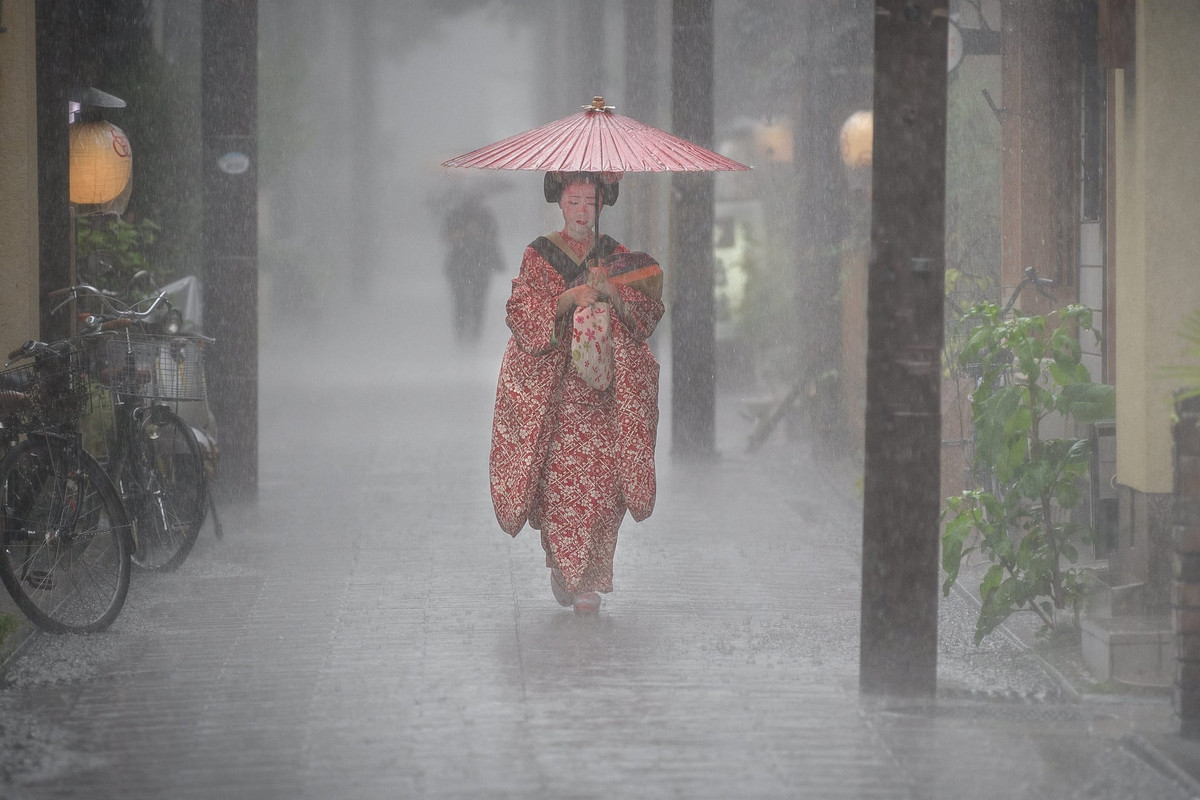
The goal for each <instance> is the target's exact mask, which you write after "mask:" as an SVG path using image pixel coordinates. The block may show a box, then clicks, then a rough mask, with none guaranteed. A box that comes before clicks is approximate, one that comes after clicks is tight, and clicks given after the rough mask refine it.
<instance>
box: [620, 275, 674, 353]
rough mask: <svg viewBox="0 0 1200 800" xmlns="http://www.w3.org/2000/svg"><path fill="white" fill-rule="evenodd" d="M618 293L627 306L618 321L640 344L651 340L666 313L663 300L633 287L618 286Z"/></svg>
mask: <svg viewBox="0 0 1200 800" xmlns="http://www.w3.org/2000/svg"><path fill="white" fill-rule="evenodd" d="M617 292H618V293H620V295H621V300H622V301H623V302H624V305H625V313H623V314H621V315H619V316H618V319H620V321H621V324H623V325H624V326H625V329H626V330H627V331H629V336H630V337H631V338H632V339H634V340H635V341H639V342H642V341H645V340H646V339H649V338H650V334H652V333H654V329H655V328H656V327H657V326H658V321H659V320H660V319H662V317H663V313H664V312H665V311H666V307H665V306H664V305H663V302H662V300H659V299H657V298H654V297H650V296H649V295H646V294H643V293H642V292H640V291H638V290H637V289H634V288H633V287H632V286H618V287H617Z"/></svg>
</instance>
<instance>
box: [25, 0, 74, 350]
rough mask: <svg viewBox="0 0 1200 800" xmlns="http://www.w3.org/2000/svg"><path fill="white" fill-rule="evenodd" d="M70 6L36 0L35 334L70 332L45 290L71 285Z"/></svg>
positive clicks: (48, 335)
mask: <svg viewBox="0 0 1200 800" xmlns="http://www.w3.org/2000/svg"><path fill="white" fill-rule="evenodd" d="M71 13H72V11H71V8H70V6H69V5H68V4H66V3H61V2H56V0H39V2H38V3H37V5H36V7H35V10H34V14H35V19H36V24H37V32H36V37H37V45H36V46H37V56H36V60H37V138H38V164H37V183H38V229H39V230H38V261H39V263H38V277H39V280H38V283H39V286H38V289H39V291H38V298H39V303H40V324H39V327H40V332H39V336H40V337H41V338H42V339H43V340H45V341H52V340H54V339H60V338H62V337H64V336H68V335H69V334H70V315H68V314H65V313H60V314H58V315H57V316H51V315H50V309H51V308H52V307H53V305H54V304H53V303H52V302H51V301H50V300H49V299H48V298H47V297H46V294H47V293H48V292H51V291H53V290H55V289H61V288H63V287H64V286H70V285H71V253H72V245H73V242H72V241H71V236H72V230H73V229H72V226H71V195H70V184H69V174H68V166H69V165H68V161H69V148H68V138H67V124H68V120H67V110H68V106H67V95H68V93H69V91H70V85H71V81H72V80H74V79H75V76H74V74H73V73H74V66H73V65H74V57H73V54H74V51H75V47H73V45H72V42H73V41H74V39H75V28H74V26H73V25H72V24H71Z"/></svg>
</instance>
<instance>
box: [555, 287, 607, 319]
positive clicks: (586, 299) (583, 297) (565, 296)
mask: <svg viewBox="0 0 1200 800" xmlns="http://www.w3.org/2000/svg"><path fill="white" fill-rule="evenodd" d="M599 300H600V293H599V292H597V291H596V290H595V289H594V288H592V287H591V286H589V285H588V284H586V283H585V284H583V285H582V286H573V287H571V288H570V289H567V290H566V291H565V292H563V293H562V294H560V295H559V296H558V305H557V306H555V309H554V315H555V316H556V317H561V316H563V315H564V314H566V313H567V312H568V311H570V310H571V309H572V308H574V307H576V306H578V307H581V308H582V307H584V306H590V305H592V304H593V303H596V302H599Z"/></svg>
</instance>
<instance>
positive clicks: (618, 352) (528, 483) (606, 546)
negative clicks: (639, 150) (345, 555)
mask: <svg viewBox="0 0 1200 800" xmlns="http://www.w3.org/2000/svg"><path fill="white" fill-rule="evenodd" d="M620 250H621V251H622V252H624V248H620ZM576 255H577V257H578V256H579V255H581V254H578V253H577V254H576ZM566 288H567V286H566V282H565V281H564V280H563V279H562V277H561V276H560V275H559V274H558V272H557V271H556V270H555V269H554V268H553V267H552V266H551V265H550V264H549V263H548V262H546V260H545V259H543V258H542V257H541V256H540V255H538V253H537V252H536V251H535V250H534V249H533V248H532V247H530V248H527V249H526V251H525V255H524V258H523V259H522V262H521V271H520V274H519V275H518V276H517V278H516V279H514V280H513V292H512V296H511V297H510V298H509V301H508V317H507V322H508V326H509V328H510V330H512V333H513V335H512V338H511V339H510V340H509V343H508V346H507V348H506V350H505V354H504V359H503V361H502V363H501V368H500V377H499V380H498V382H497V387H496V407H495V414H494V417H493V422H492V446H491V454H490V463H489V478H490V483H491V493H492V502H493V506H494V508H495V511H496V519H497V521H498V522H499V523H500V527H501V528H502V529H503V530H504V531H505V532H507V533H508V534H509V535H511V536H516V535H517V533H519V532H520V530H521V529H522V528H523V527H524V526H525V524H526V523H527V522H528V524H529V525H530V527H532V528H534V529H535V530H540V531H541V537H542V545H543V547H544V548H545V551H546V563H547V565H548V566H557V567H558V568H559V569H560V570H561V571H562V574H563V581H564V583H565V585H566V588H567V590H568V591H570V592H573V593H577V594H578V593H583V592H591V591H595V592H608V591H612V561H613V554H614V551H615V548H616V541H617V529H618V527H619V526H620V524H621V520H622V519H623V518H624V516H625V513H626V511H628V512H629V513H630V515H631V516H633V518H634V519H635V520H639V521H640V520H642V519H645V518H646V517H648V516H649V515H650V513H651V512H652V511H653V509H654V498H655V490H656V486H655V472H654V448H655V440H656V437H657V430H658V372H659V368H658V362H657V361H656V360H655V358H654V356H653V354H652V353H651V352H650V348H649V347H648V346H647V345H646V342H645V340H646V338H647V337H649V336H650V334H651V333H653V331H654V328H655V326H656V325H657V324H658V321H659V320H660V319H661V318H662V315H663V310H664V309H663V304H662V302H661V301H660V300H658V299H656V298H652V297H649V296H647V295H645V294H642V293H641V292H639V291H638V290H637V289H633V288H631V287H628V286H619V287H617V291H618V292H620V295H621V300H622V301H623V302H622V305H623V306H624V312H623V313H622V314H617V313H616V311H615V310H610V311H609V314H608V316H609V320H610V329H609V338H610V339H611V349H612V351H611V375H610V377H609V384H608V386H607V388H595V387H594V386H592V385H590V383H589V382H588V381H586V380H584V377H583V375H582V374H581V373H580V372H579V371H578V370H577V369H575V368H574V367H573V366H572V356H571V350H572V326H571V325H570V324H569V323H570V320H569V318H568V321H567V322H568V324H565V325H561V324H560V325H558V326H556V324H555V316H554V313H555V304H556V302H557V298H558V295H559V294H561V293H562V292H563V291H564V290H565V289H566Z"/></svg>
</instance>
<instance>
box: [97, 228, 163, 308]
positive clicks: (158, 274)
mask: <svg viewBox="0 0 1200 800" xmlns="http://www.w3.org/2000/svg"><path fill="white" fill-rule="evenodd" d="M158 234H159V226H158V224H157V223H155V222H154V221H153V220H148V219H143V220H140V221H139V222H136V223H134V222H127V221H126V220H124V219H122V218H120V217H117V216H110V217H100V218H97V219H95V220H94V221H93V220H92V219H83V220H78V221H77V223H76V228H75V263H76V271H77V272H78V273H79V277H80V279H81V280H83V281H84V282H86V283H90V284H92V285H93V286H95V287H96V288H98V289H106V290H108V291H113V292H118V293H120V294H122V295H124V294H125V293H126V292H127V291H129V290H130V288H131V284H133V283H134V276H135V275H136V274H137V273H138V272H141V271H143V270H145V271H146V272H149V273H150V275H151V276H152V277H153V280H154V281H155V282H156V283H163V282H165V281H166V280H167V279H169V278H170V276H171V271H170V270H166V269H163V268H161V267H157V266H154V265H153V263H152V259H153V254H154V250H155V245H156V243H157V242H158ZM135 288H136V287H135ZM140 288H141V289H142V290H143V291H145V290H148V289H149V288H150V286H149V284H145V283H143V284H142V285H141V287H140ZM132 299H139V297H138V296H137V295H135V296H134V297H133V298H132Z"/></svg>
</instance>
